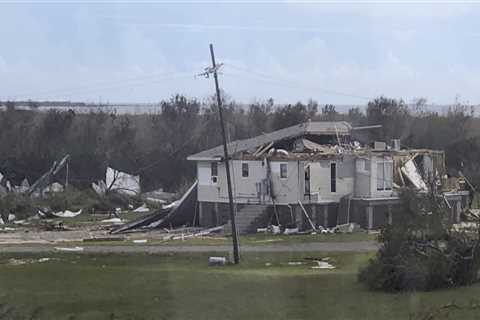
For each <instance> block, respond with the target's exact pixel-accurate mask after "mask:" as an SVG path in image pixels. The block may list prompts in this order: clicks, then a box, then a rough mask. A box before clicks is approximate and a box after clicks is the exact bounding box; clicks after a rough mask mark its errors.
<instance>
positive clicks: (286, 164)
mask: <svg viewBox="0 0 480 320" xmlns="http://www.w3.org/2000/svg"><path fill="white" fill-rule="evenodd" d="M282 166H285V177H282ZM279 168H280V174H279V176H280V179H284V180H286V179H288V163H286V162H283V163H280V165H279Z"/></svg>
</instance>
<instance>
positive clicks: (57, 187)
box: [43, 182, 65, 193]
mask: <svg viewBox="0 0 480 320" xmlns="http://www.w3.org/2000/svg"><path fill="white" fill-rule="evenodd" d="M64 190H65V188H64V187H63V186H62V185H61V184H60V183H58V182H54V183H52V184H51V185H49V186H47V187H46V188H45V189H43V193H58V192H63V191H64Z"/></svg>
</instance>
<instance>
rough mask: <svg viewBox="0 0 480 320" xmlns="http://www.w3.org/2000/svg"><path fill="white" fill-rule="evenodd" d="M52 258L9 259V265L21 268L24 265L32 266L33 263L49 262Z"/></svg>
mask: <svg viewBox="0 0 480 320" xmlns="http://www.w3.org/2000/svg"><path fill="white" fill-rule="evenodd" d="M49 260H50V258H40V259H15V258H11V259H8V264H9V265H12V266H21V265H24V264H31V263H42V262H47V261H49Z"/></svg>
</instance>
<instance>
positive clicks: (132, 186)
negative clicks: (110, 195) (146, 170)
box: [105, 167, 140, 196]
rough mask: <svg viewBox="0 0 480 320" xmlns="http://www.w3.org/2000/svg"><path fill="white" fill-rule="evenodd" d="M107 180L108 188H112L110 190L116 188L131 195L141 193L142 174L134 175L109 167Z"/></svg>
mask: <svg viewBox="0 0 480 320" xmlns="http://www.w3.org/2000/svg"><path fill="white" fill-rule="evenodd" d="M105 181H106V185H107V188H110V190H116V191H118V192H121V193H124V194H127V195H131V196H134V195H137V194H139V193H140V176H134V175H131V174H128V173H125V172H122V171H118V170H115V169H112V168H110V167H108V168H107V174H106V179H105Z"/></svg>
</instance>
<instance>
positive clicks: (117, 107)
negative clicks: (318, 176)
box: [0, 103, 480, 116]
mask: <svg viewBox="0 0 480 320" xmlns="http://www.w3.org/2000/svg"><path fill="white" fill-rule="evenodd" d="M239 106H240V107H241V108H244V109H245V110H248V104H239ZM356 107H358V108H359V109H360V110H362V111H365V109H366V107H367V106H366V105H336V106H335V109H336V111H337V112H339V113H348V110H350V109H351V108H356ZM410 107H412V106H410ZM473 107H474V112H475V113H474V115H475V116H478V109H479V108H480V106H473ZM15 108H16V109H20V110H32V109H31V108H30V107H29V106H27V105H17V106H15ZM321 108H322V105H319V110H318V112H321ZM449 108H450V106H449V105H426V106H425V107H424V110H425V111H428V112H438V113H439V114H446V113H447V112H448V110H449ZM51 109H56V110H62V111H68V110H73V111H74V112H75V113H90V112H102V111H103V112H107V113H115V114H158V113H161V112H162V107H161V105H160V104H159V103H122V104H108V105H58V104H56V105H41V106H39V107H38V108H36V109H33V110H38V111H47V110H51ZM0 110H5V107H0Z"/></svg>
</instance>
